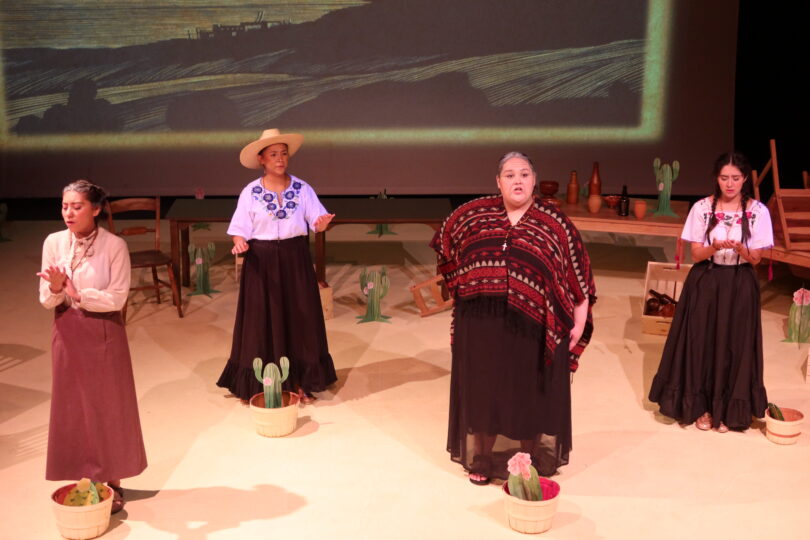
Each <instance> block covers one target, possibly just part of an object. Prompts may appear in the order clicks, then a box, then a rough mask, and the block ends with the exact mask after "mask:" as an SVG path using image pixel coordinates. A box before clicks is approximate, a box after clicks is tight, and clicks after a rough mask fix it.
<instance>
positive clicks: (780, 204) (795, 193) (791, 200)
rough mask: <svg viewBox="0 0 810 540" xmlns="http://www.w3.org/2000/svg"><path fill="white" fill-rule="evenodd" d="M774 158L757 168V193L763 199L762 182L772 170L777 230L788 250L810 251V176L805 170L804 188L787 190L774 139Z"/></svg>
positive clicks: (772, 201)
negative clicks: (761, 192)
mask: <svg viewBox="0 0 810 540" xmlns="http://www.w3.org/2000/svg"><path fill="white" fill-rule="evenodd" d="M770 145H771V159H770V160H768V163H766V164H765V167H764V168H763V169H762V173H757V171H753V173H752V177H753V181H754V196H755V197H756V198H757V199H759V185H760V184H761V183H762V180H763V179H764V178H765V175H766V174H768V172H771V173H772V174H771V176H772V177H773V197H771V200H770V201H769V203H768V209H769V210H770V211H771V215H772V216H773V214H778V215H779V220H778V221H777V220H776V219H774V220H773V221H774V232H777V233H778V232H780V231H781V234H782V238H783V240H784V243H785V250H787V251H791V250H795V251H810V176H808V173H807V171H804V172H803V173H802V181H803V185H804V188H803V189H783V188H782V187H781V186H780V185H779V165H778V162H777V159H776V141H775V140H774V139H771V141H770Z"/></svg>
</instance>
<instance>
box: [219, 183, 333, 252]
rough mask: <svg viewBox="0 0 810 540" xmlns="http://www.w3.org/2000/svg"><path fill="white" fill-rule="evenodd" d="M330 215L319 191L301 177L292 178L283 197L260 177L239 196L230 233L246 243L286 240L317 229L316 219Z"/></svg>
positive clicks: (229, 228) (229, 227)
mask: <svg viewBox="0 0 810 540" xmlns="http://www.w3.org/2000/svg"><path fill="white" fill-rule="evenodd" d="M279 195H280V196H279ZM326 213H327V212H326V209H325V208H324V207H323V205H322V204H321V201H320V200H318V196H317V195H316V194H315V190H314V189H312V187H311V186H310V185H309V184H307V183H306V182H304V181H303V180H301V179H300V178H298V177H296V176H292V175H290V185H289V187H288V188H287V189H286V190H284V191H283V192H282V193H281V194H279V193H276V192H273V191H268V190H266V189H265V188H264V186H263V185H262V179H261V178H257V179H256V180H254V181H253V182H251V183H249V184H248V185H247V186H245V188H244V189H243V190H242V193H241V194H240V195H239V202H238V203H237V204H236V211H235V212H234V213H233V217H232V218H231V224H230V225H229V226H228V234H229V235H231V236H241V237H242V238H244V239H245V240H250V239H252V238H255V239H257V240H286V239H288V238H293V237H295V236H304V235H306V234H308V232H309V229H312V230H315V220H316V219H318V217H319V216H321V215H323V214H326Z"/></svg>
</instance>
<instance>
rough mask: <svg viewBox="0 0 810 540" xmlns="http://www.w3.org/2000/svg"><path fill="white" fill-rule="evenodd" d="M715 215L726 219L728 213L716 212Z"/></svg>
mask: <svg viewBox="0 0 810 540" xmlns="http://www.w3.org/2000/svg"><path fill="white" fill-rule="evenodd" d="M714 217H716V218H717V219H725V217H726V215H725V214H724V213H723V212H715V213H714Z"/></svg>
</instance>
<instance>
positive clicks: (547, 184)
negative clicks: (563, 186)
mask: <svg viewBox="0 0 810 540" xmlns="http://www.w3.org/2000/svg"><path fill="white" fill-rule="evenodd" d="M537 187H538V189H539V190H540V195H542V196H543V197H553V196H554V194H555V193H557V190H558V189H560V183H559V182H555V181H553V180H543V181H541V182H540V183H539V184H538V186H537Z"/></svg>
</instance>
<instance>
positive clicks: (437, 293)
mask: <svg viewBox="0 0 810 540" xmlns="http://www.w3.org/2000/svg"><path fill="white" fill-rule="evenodd" d="M409 289H410V291H411V294H413V301H414V302H415V303H416V307H417V308H419V314H420V315H421V316H422V317H427V316H428V315H433V314H435V313H439V312H441V311H444V310H446V309H450V308H451V307H453V299H452V298H450V296H449V295H448V294H447V293H446V292H445V290H443V289H444V278H443V277H442V276H434V277H432V278H430V279H427V280H425V281H423V282H421V283H417V284H415V285H411V286H410V288H409ZM423 289H424V290H426V291H427V293H428V298H427V300H428V301H430V305H428V301H426V300H425V297H424V296H423V295H422V291H423Z"/></svg>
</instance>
